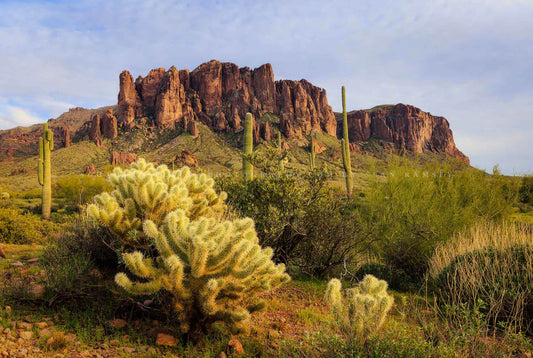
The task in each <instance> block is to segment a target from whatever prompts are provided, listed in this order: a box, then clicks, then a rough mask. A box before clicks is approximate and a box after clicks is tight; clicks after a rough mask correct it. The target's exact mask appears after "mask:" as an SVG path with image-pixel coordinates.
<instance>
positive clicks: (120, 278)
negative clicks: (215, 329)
mask: <svg viewBox="0 0 533 358" xmlns="http://www.w3.org/2000/svg"><path fill="white" fill-rule="evenodd" d="M111 182H112V183H113V185H114V186H115V190H114V191H113V192H112V194H111V195H110V194H108V193H104V194H102V195H100V196H98V197H96V198H95V202H96V204H93V205H91V206H90V207H89V208H88V213H89V215H90V216H91V217H92V218H95V219H98V220H99V222H101V223H102V224H104V225H106V226H107V227H109V229H110V230H111V231H112V232H113V233H114V234H116V235H117V237H118V238H120V239H121V242H122V243H123V249H124V250H125V251H129V249H130V248H132V247H134V248H136V249H137V250H136V251H133V252H126V253H124V254H123V255H122V257H123V259H124V262H125V264H126V267H127V268H128V269H129V270H130V271H131V272H132V273H133V274H134V275H136V276H138V277H139V278H140V280H139V281H132V280H130V279H129V278H128V276H127V274H126V273H119V274H117V275H116V277H115V281H116V282H117V284H118V285H120V286H121V287H122V288H124V289H125V290H126V291H128V292H130V293H131V294H134V295H148V294H155V293H156V292H159V291H161V290H165V291H167V292H168V293H169V294H170V296H171V299H172V302H171V308H172V311H173V314H174V317H175V318H176V319H177V320H178V322H179V324H180V329H181V331H182V332H183V333H187V334H188V335H189V337H190V338H192V339H193V340H194V341H197V340H199V339H200V338H201V337H202V336H203V335H204V334H206V333H208V332H209V331H210V329H211V327H212V325H213V324H214V323H215V322H223V323H225V324H226V326H227V327H228V328H229V329H230V330H231V332H233V333H239V332H241V331H242V330H244V329H245V328H246V323H247V321H248V318H249V315H250V313H252V312H254V311H257V310H259V309H262V308H263V307H264V306H265V304H264V302H262V301H260V300H257V295H258V294H260V293H262V292H265V291H268V290H270V289H272V288H274V287H276V286H278V285H279V284H281V283H283V282H285V281H287V280H289V276H288V275H287V274H285V272H284V271H285V268H284V265H277V266H276V265H275V264H274V263H273V262H272V260H271V257H272V250H271V249H268V248H267V249H262V248H261V247H260V246H259V244H258V239H257V234H256V232H255V228H254V223H253V221H252V220H251V219H244V220H239V219H236V220H233V221H229V220H224V219H222V214H223V213H224V210H225V204H224V199H225V197H226V194H225V193H224V192H222V193H220V194H217V193H216V192H215V191H214V189H213V184H214V182H213V180H212V179H211V178H210V177H208V176H207V175H205V174H192V173H191V172H190V170H189V169H188V168H182V169H179V170H175V171H170V170H169V169H168V168H167V167H166V166H159V167H157V168H156V167H154V166H153V165H152V164H148V163H146V162H145V161H144V160H139V161H138V162H137V163H135V164H133V165H132V166H131V168H130V169H127V170H121V169H116V170H115V172H114V173H113V175H111ZM141 230H142V231H141Z"/></svg>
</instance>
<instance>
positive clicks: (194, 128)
mask: <svg viewBox="0 0 533 358" xmlns="http://www.w3.org/2000/svg"><path fill="white" fill-rule="evenodd" d="M187 130H188V131H189V133H191V136H192V137H193V138H198V136H199V133H198V125H197V124H196V121H190V122H189V124H188V125H187Z"/></svg>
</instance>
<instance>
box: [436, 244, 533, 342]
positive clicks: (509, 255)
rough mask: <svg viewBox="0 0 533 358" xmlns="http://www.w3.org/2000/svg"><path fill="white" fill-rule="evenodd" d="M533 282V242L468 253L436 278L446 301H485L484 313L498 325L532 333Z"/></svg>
mask: <svg viewBox="0 0 533 358" xmlns="http://www.w3.org/2000/svg"><path fill="white" fill-rule="evenodd" d="M532 282H533V245H528V246H525V245H520V246H513V247H509V248H507V249H504V250H496V249H494V248H492V247H487V248H485V249H483V250H478V251H473V252H468V253H466V254H463V255H460V256H457V257H456V258H455V259H454V260H453V261H452V262H451V263H450V265H449V266H448V267H446V268H445V269H444V270H443V271H442V272H441V273H440V274H439V275H438V276H437V277H436V278H435V285H436V286H437V287H438V291H437V292H438V295H439V297H440V299H441V300H443V301H444V302H446V303H449V304H460V303H466V304H469V305H475V304H477V303H478V302H479V300H481V302H482V307H481V312H483V313H484V314H485V315H486V316H487V320H488V322H489V323H491V324H492V325H493V326H494V327H497V326H498V325H500V326H502V325H503V326H502V327H503V328H506V329H510V330H512V331H517V332H518V331H521V330H523V331H525V332H529V333H533V285H532ZM500 328H501V327H500Z"/></svg>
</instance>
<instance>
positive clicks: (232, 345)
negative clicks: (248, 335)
mask: <svg viewBox="0 0 533 358" xmlns="http://www.w3.org/2000/svg"><path fill="white" fill-rule="evenodd" d="M226 353H227V355H230V356H231V355H241V354H244V348H243V346H242V343H241V342H239V340H238V339H236V338H232V339H230V341H229V342H228V348H227V349H226Z"/></svg>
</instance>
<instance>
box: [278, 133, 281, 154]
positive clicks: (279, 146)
mask: <svg viewBox="0 0 533 358" xmlns="http://www.w3.org/2000/svg"><path fill="white" fill-rule="evenodd" d="M278 149H279V150H280V151H281V132H280V131H278Z"/></svg>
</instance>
